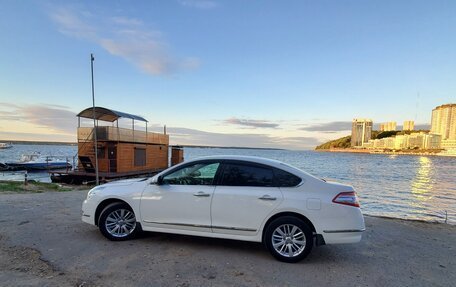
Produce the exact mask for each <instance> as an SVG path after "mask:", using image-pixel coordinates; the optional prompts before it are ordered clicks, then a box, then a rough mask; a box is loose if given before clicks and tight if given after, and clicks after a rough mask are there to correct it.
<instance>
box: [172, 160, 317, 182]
mask: <svg viewBox="0 0 456 287" xmlns="http://www.w3.org/2000/svg"><path fill="white" fill-rule="evenodd" d="M203 160H214V161H215V160H220V161H222V160H233V161H245V162H252V163H258V164H264V165H267V166H271V167H275V168H279V169H282V170H285V171H287V172H289V173H291V174H294V175H296V176H299V177H301V178H302V179H303V180H308V179H316V180H318V181H321V179H319V178H317V177H315V176H313V175H312V174H310V173H308V172H305V171H303V170H302V169H299V168H297V167H295V166H292V165H289V164H287V163H284V162H281V161H279V160H275V159H270V158H265V157H258V156H246V155H213V156H203V157H198V158H194V159H191V160H189V161H184V162H181V163H180V164H178V165H175V166H174V167H178V166H181V165H186V164H189V163H192V162H197V161H203Z"/></svg>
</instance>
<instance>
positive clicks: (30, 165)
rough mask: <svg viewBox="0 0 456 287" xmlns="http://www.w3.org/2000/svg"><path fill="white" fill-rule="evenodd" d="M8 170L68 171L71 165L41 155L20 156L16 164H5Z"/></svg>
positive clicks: (64, 161) (55, 158) (66, 161)
mask: <svg viewBox="0 0 456 287" xmlns="http://www.w3.org/2000/svg"><path fill="white" fill-rule="evenodd" d="M5 165H6V166H8V168H9V169H10V170H28V171H40V170H50V169H70V168H71V167H72V165H71V164H70V163H69V162H68V160H63V159H59V158H58V157H53V156H42V155H41V154H29V155H22V157H21V160H20V161H17V162H6V163H5Z"/></svg>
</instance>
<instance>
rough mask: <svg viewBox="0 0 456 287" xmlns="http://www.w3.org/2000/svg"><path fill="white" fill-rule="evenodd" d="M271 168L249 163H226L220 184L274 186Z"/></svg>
mask: <svg viewBox="0 0 456 287" xmlns="http://www.w3.org/2000/svg"><path fill="white" fill-rule="evenodd" d="M273 178H274V175H273V172H272V169H271V168H266V167H260V166H253V165H247V164H231V163H230V164H226V165H225V169H224V170H223V176H222V180H221V183H220V185H228V186H273Z"/></svg>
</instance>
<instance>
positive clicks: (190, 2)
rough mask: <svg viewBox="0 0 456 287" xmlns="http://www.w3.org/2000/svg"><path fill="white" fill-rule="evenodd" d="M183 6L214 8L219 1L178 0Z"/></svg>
mask: <svg viewBox="0 0 456 287" xmlns="http://www.w3.org/2000/svg"><path fill="white" fill-rule="evenodd" d="M178 2H179V3H180V4H181V5H182V6H186V7H192V8H198V9H212V8H215V7H217V3H216V2H215V1H211V0H178Z"/></svg>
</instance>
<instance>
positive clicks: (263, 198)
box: [258, 194, 277, 200]
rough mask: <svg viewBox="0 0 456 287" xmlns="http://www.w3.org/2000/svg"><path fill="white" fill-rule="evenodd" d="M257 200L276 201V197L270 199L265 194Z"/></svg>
mask: <svg viewBox="0 0 456 287" xmlns="http://www.w3.org/2000/svg"><path fill="white" fill-rule="evenodd" d="M258 199H261V200H276V199H277V197H272V196H270V195H269V194H265V195H263V196H262V197H259V198H258Z"/></svg>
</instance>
